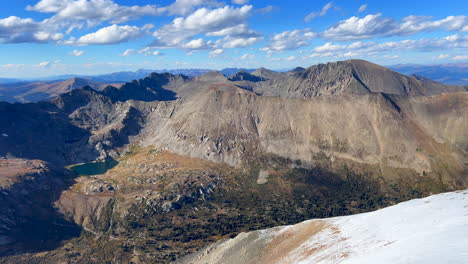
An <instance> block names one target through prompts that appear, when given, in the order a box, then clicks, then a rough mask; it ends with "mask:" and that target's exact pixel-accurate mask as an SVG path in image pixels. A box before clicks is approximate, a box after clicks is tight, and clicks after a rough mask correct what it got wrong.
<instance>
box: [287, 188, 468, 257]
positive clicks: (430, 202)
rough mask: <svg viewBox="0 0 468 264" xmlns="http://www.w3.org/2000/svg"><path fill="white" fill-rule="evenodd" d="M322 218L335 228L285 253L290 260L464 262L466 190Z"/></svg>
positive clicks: (467, 251)
mask: <svg viewBox="0 0 468 264" xmlns="http://www.w3.org/2000/svg"><path fill="white" fill-rule="evenodd" d="M312 221H313V220H312ZM326 222H327V223H328V224H329V225H331V226H334V227H335V228H337V229H335V228H326V229H324V230H323V231H321V232H319V233H318V234H316V235H314V236H312V237H310V239H309V240H307V241H306V242H304V243H302V245H300V246H299V247H297V248H296V249H294V250H293V251H291V252H289V254H288V256H287V257H286V259H289V260H290V261H291V262H290V263H300V264H305V263H307V264H310V263H314V264H315V263H356V264H364V263H373V264H380V263H392V264H398V263H424V264H429V263H434V264H442V263H468V190H465V191H459V192H451V193H444V194H438V195H433V196H430V197H427V198H424V199H416V200H411V201H408V202H403V203H400V204H397V205H395V206H391V207H388V208H384V209H381V210H378V211H374V212H370V213H365V214H358V215H352V216H345V217H336V218H330V219H327V220H326ZM286 228H287V227H286ZM337 230H338V231H337ZM314 248H315V249H318V250H316V251H315V253H314V254H312V255H309V254H304V252H310V250H311V249H314ZM307 255H308V256H307ZM304 256H307V257H304Z"/></svg>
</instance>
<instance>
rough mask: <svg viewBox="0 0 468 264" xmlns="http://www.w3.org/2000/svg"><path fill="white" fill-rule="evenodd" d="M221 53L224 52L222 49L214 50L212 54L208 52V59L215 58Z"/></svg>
mask: <svg viewBox="0 0 468 264" xmlns="http://www.w3.org/2000/svg"><path fill="white" fill-rule="evenodd" d="M223 52H224V50H223V49H215V50H213V51H212V52H210V57H216V56H218V55H220V54H221V53H223Z"/></svg>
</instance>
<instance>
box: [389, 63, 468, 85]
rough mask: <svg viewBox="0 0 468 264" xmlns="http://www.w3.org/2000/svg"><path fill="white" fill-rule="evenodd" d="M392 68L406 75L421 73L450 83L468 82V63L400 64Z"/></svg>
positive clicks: (435, 79)
mask: <svg viewBox="0 0 468 264" xmlns="http://www.w3.org/2000/svg"><path fill="white" fill-rule="evenodd" d="M389 68H390V69H392V70H394V71H397V72H399V73H402V74H406V75H412V74H414V75H419V76H422V77H425V78H429V79H431V80H434V81H437V82H440V83H443V84H449V85H467V84H468V64H467V63H457V64H444V65H416V64H399V65H394V66H391V67H389Z"/></svg>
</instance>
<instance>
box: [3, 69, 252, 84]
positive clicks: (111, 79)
mask: <svg viewBox="0 0 468 264" xmlns="http://www.w3.org/2000/svg"><path fill="white" fill-rule="evenodd" d="M255 70H256V69H245V68H226V69H222V70H220V71H219V72H221V73H222V74H224V75H226V76H231V75H233V74H236V73H238V72H240V71H245V72H253V71H255ZM210 71H213V70H212V69H175V70H166V69H162V70H149V69H139V70H137V71H121V72H113V73H109V74H102V75H76V74H66V75H55V76H49V77H43V78H34V79H23V80H21V79H7V78H0V83H17V82H28V83H31V82H39V81H63V80H68V79H71V78H81V79H87V80H90V81H94V82H102V83H123V82H130V81H133V80H138V79H143V78H145V77H147V76H148V75H150V74H151V73H153V72H156V73H165V72H167V73H171V74H174V75H177V74H182V75H185V76H189V77H195V76H199V75H202V74H204V73H207V72H210Z"/></svg>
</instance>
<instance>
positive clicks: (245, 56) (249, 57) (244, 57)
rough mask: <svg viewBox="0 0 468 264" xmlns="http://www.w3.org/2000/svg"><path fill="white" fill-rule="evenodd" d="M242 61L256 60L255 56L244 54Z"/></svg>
mask: <svg viewBox="0 0 468 264" xmlns="http://www.w3.org/2000/svg"><path fill="white" fill-rule="evenodd" d="M240 59H241V60H253V59H255V54H247V53H246V54H244V55H242V56H241V57H240Z"/></svg>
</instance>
